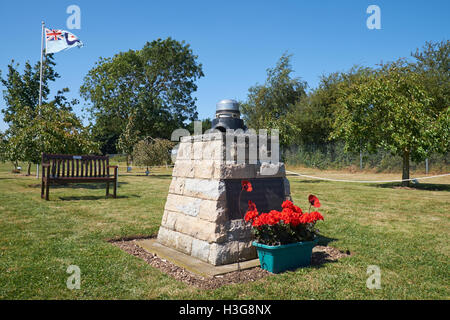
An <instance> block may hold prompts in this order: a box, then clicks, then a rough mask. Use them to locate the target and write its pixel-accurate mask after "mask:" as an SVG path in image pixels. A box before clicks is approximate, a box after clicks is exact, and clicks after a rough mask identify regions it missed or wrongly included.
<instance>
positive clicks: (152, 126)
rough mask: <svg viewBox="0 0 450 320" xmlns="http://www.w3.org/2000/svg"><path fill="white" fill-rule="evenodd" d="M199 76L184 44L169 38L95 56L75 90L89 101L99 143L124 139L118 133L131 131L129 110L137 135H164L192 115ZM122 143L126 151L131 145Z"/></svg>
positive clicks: (194, 113) (193, 117) (200, 67)
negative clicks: (96, 60)
mask: <svg viewBox="0 0 450 320" xmlns="http://www.w3.org/2000/svg"><path fill="white" fill-rule="evenodd" d="M202 76H203V72H202V65H201V64H199V63H198V62H197V56H196V55H194V54H193V52H192V50H191V49H190V47H189V45H188V44H184V42H181V43H180V42H178V41H176V40H173V39H171V38H170V37H169V38H167V39H165V40H161V39H158V40H155V41H152V42H147V43H146V44H145V45H144V47H143V48H142V49H141V50H136V51H135V50H129V51H127V52H121V53H119V54H116V55H115V56H114V57H112V58H100V60H99V61H98V62H97V63H96V65H95V66H94V68H92V69H91V70H90V71H89V72H88V74H87V76H86V77H85V79H84V83H83V85H82V86H81V88H80V93H81V95H82V97H83V98H85V99H86V100H87V101H89V102H90V104H89V106H88V107H87V110H88V111H89V113H90V114H91V118H92V120H93V121H95V127H94V134H95V135H96V136H97V137H99V138H100V139H102V142H103V143H106V142H107V141H108V139H116V143H117V141H118V140H119V139H121V141H122V142H124V141H126V140H127V139H128V138H126V137H123V138H121V136H122V135H128V136H129V135H130V131H129V130H128V131H127V126H128V125H129V123H130V121H129V117H130V116H131V115H133V116H134V117H135V119H133V126H132V127H133V128H132V129H133V130H134V131H135V132H139V137H140V138H142V137H145V136H153V137H162V138H169V137H170V135H171V133H172V131H173V130H174V129H176V128H182V127H184V122H185V121H186V120H191V121H192V120H195V119H196V118H197V112H196V106H195V101H196V99H195V98H193V97H192V93H193V92H195V91H196V90H197V85H196V84H195V82H196V80H197V79H198V78H200V77H202ZM128 129H130V130H131V128H130V126H129V128H128ZM126 145H127V147H126V148H125V149H126V150H127V151H128V150H129V146H130V144H126ZM120 146H121V148H123V147H125V144H123V143H121V144H120Z"/></svg>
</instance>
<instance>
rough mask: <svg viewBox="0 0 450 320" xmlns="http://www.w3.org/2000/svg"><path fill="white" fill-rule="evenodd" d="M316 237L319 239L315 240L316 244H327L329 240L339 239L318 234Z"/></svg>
mask: <svg viewBox="0 0 450 320" xmlns="http://www.w3.org/2000/svg"><path fill="white" fill-rule="evenodd" d="M317 238H318V239H319V241H318V242H317V245H319V246H328V244H329V243H331V242H334V241H339V239H336V238H328V237H325V236H318V237H317Z"/></svg>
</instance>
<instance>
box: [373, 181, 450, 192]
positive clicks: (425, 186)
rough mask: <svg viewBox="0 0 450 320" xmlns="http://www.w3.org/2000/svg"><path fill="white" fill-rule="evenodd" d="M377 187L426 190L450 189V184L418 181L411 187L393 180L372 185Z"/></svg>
mask: <svg viewBox="0 0 450 320" xmlns="http://www.w3.org/2000/svg"><path fill="white" fill-rule="evenodd" d="M370 186H371V187H376V188H391V189H405V190H426V191H447V192H448V191H450V184H439V183H418V184H412V183H411V184H410V185H409V187H402V185H401V183H398V182H391V183H383V184H375V185H370Z"/></svg>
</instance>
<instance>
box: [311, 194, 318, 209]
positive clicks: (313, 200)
mask: <svg viewBox="0 0 450 320" xmlns="http://www.w3.org/2000/svg"><path fill="white" fill-rule="evenodd" d="M308 201H309V203H311V205H312V206H313V207H316V208H320V202H319V199H318V198H317V197H316V196H315V195H312V194H310V195H309V197H308Z"/></svg>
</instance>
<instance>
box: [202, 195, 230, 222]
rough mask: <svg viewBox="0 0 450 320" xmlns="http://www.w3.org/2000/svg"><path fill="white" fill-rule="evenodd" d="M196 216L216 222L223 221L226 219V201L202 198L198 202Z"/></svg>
mask: <svg viewBox="0 0 450 320" xmlns="http://www.w3.org/2000/svg"><path fill="white" fill-rule="evenodd" d="M198 217H199V218H201V219H203V220H206V221H210V222H214V223H217V224H223V223H225V221H226V220H227V203H226V201H225V200H221V201H216V200H203V201H202V203H201V204H200V211H199V213H198Z"/></svg>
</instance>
